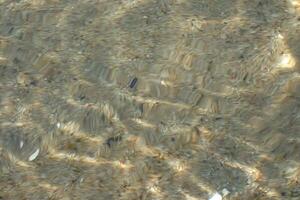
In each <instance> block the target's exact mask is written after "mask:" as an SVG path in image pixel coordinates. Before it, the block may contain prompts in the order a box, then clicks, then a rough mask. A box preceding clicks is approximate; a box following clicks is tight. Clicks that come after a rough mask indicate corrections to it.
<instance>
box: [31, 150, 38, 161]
mask: <svg viewBox="0 0 300 200" xmlns="http://www.w3.org/2000/svg"><path fill="white" fill-rule="evenodd" d="M39 153H40V149H37V150H36V151H35V152H34V153H33V154H32V155H31V156H30V157H29V158H28V161H33V160H35V159H36V158H37V157H38V155H39Z"/></svg>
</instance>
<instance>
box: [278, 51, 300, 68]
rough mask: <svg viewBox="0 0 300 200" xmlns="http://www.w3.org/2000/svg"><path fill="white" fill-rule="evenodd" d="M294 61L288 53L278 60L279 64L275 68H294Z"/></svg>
mask: <svg viewBox="0 0 300 200" xmlns="http://www.w3.org/2000/svg"><path fill="white" fill-rule="evenodd" d="M295 64H296V62H295V59H294V58H293V56H292V55H291V54H289V53H286V54H283V55H282V56H281V57H280V58H279V63H278V65H277V67H279V68H294V67H295Z"/></svg>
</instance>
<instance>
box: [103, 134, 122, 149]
mask: <svg viewBox="0 0 300 200" xmlns="http://www.w3.org/2000/svg"><path fill="white" fill-rule="evenodd" d="M121 140H122V136H120V135H119V136H115V137H110V138H108V139H107V140H106V144H107V146H109V147H111V146H112V145H113V143H116V142H120V141H121Z"/></svg>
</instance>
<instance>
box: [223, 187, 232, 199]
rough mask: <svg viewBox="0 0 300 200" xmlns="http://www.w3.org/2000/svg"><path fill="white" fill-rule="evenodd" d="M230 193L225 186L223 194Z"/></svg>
mask: <svg viewBox="0 0 300 200" xmlns="http://www.w3.org/2000/svg"><path fill="white" fill-rule="evenodd" d="M229 193H230V192H229V190H227V189H226V188H224V189H223V190H222V194H223V196H224V197H225V196H227V195H228V194H229Z"/></svg>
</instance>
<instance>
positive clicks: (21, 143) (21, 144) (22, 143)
mask: <svg viewBox="0 0 300 200" xmlns="http://www.w3.org/2000/svg"><path fill="white" fill-rule="evenodd" d="M23 145H24V142H23V140H21V142H20V149H22V147H23Z"/></svg>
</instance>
